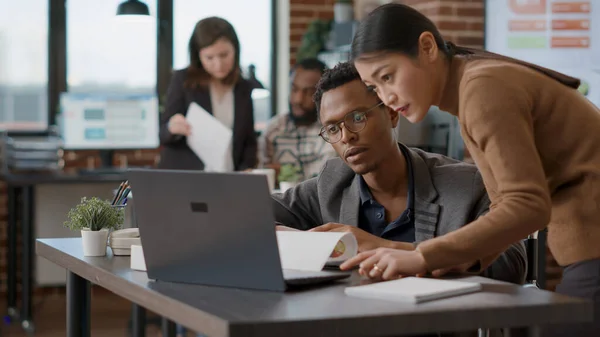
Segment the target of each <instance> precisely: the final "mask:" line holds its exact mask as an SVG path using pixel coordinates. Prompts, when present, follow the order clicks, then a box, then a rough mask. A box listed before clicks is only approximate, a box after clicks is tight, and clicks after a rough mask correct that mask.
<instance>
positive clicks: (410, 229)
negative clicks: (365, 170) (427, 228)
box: [358, 146, 415, 242]
mask: <svg viewBox="0 0 600 337" xmlns="http://www.w3.org/2000/svg"><path fill="white" fill-rule="evenodd" d="M400 150H401V151H402V154H403V155H404V159H406V167H407V175H408V196H407V199H406V209H405V210H404V212H403V213H402V214H401V215H400V216H399V217H398V218H397V219H395V220H394V221H392V222H390V223H387V221H385V208H383V206H381V204H379V203H378V202H377V201H376V200H375V199H374V198H373V195H372V194H371V191H370V190H369V186H367V183H366V182H365V180H364V179H363V178H362V177H360V185H359V193H360V208H359V212H358V214H359V218H358V219H359V220H358V221H359V222H358V228H360V229H362V230H364V231H366V232H367V233H371V234H373V235H376V236H379V237H381V238H384V239H387V240H391V241H400V242H414V241H415V218H414V197H415V187H414V178H413V171H412V162H411V160H410V154H409V153H408V150H407V149H405V148H404V147H403V146H400Z"/></svg>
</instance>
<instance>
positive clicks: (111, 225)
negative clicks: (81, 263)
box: [64, 197, 125, 256]
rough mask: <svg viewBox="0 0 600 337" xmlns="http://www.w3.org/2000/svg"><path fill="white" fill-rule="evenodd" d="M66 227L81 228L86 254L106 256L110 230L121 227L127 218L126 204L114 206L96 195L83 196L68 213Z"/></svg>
mask: <svg viewBox="0 0 600 337" xmlns="http://www.w3.org/2000/svg"><path fill="white" fill-rule="evenodd" d="M67 217H68V220H67V221H65V223H64V225H65V227H67V228H69V229H71V230H80V231H81V238H82V240H81V241H82V244H83V255H84V256H105V255H106V246H107V241H108V232H109V230H114V229H119V228H120V227H121V225H122V224H123V221H124V220H125V209H124V206H121V205H119V206H114V205H112V204H111V203H110V201H107V200H101V199H98V198H96V197H93V198H91V199H87V198H86V197H83V198H81V203H79V205H77V206H75V207H74V208H72V209H71V210H70V211H69V213H68V214H67Z"/></svg>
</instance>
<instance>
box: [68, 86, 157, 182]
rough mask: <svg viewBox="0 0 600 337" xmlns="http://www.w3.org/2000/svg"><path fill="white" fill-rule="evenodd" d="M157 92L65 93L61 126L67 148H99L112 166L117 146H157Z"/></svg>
mask: <svg viewBox="0 0 600 337" xmlns="http://www.w3.org/2000/svg"><path fill="white" fill-rule="evenodd" d="M158 109H159V107H158V97H157V95H156V94H117V93H62V94H61V97H60V111H61V114H60V118H59V119H58V121H59V128H60V131H61V135H62V138H63V142H64V149H65V150H100V158H101V162H102V164H101V169H104V170H110V169H111V168H112V160H113V153H114V150H125V149H144V148H157V147H158V146H159V139H158V128H159V125H158V124H159V121H158V113H159V112H158Z"/></svg>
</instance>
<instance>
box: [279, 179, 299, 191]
mask: <svg viewBox="0 0 600 337" xmlns="http://www.w3.org/2000/svg"><path fill="white" fill-rule="evenodd" d="M296 185H298V183H295V182H291V181H281V182H279V190H280V191H281V193H283V192H285V191H287V190H289V189H290V188H293V187H294V186H296Z"/></svg>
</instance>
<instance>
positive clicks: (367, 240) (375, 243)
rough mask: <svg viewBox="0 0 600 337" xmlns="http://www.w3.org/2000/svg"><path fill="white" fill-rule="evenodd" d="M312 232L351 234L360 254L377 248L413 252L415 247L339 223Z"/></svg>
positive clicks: (329, 224) (328, 224)
mask: <svg viewBox="0 0 600 337" xmlns="http://www.w3.org/2000/svg"><path fill="white" fill-rule="evenodd" d="M310 231H311V232H350V233H352V234H353V235H354V237H356V242H357V243H358V252H364V251H368V250H372V249H376V248H394V249H402V250H413V249H414V246H413V244H411V243H407V242H395V241H390V240H386V239H382V238H380V237H378V236H375V235H373V234H370V233H367V232H365V231H364V230H362V229H360V228H358V227H355V226H349V225H343V224H339V223H333V222H330V223H327V224H325V225H321V226H319V227H315V228H313V229H310Z"/></svg>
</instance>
